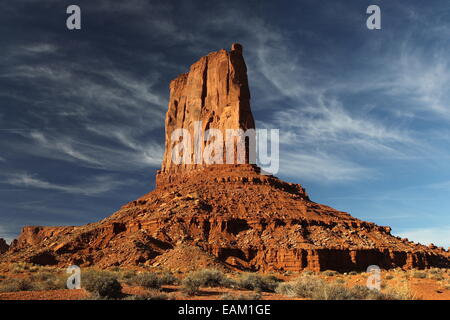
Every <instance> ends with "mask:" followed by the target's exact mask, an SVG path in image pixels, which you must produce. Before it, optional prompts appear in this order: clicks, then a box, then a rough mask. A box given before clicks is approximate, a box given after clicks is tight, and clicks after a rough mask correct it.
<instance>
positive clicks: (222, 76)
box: [160, 44, 255, 175]
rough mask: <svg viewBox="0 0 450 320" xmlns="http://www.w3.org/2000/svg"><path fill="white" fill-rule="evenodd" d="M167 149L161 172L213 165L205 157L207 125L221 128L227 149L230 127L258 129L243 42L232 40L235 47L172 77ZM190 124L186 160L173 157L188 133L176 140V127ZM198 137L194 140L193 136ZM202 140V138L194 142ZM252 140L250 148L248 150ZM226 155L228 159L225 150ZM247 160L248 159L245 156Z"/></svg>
mask: <svg viewBox="0 0 450 320" xmlns="http://www.w3.org/2000/svg"><path fill="white" fill-rule="evenodd" d="M165 125H166V149H165V153H164V160H163V163H162V168H161V173H160V174H163V175H164V174H175V173H180V172H184V171H190V170H192V169H198V168H201V167H204V166H206V165H208V163H207V162H205V160H204V159H203V156H202V155H203V154H204V152H206V151H205V148H207V146H208V144H210V143H211V142H212V141H214V139H213V138H212V139H210V140H209V141H208V137H206V136H205V135H204V132H205V131H206V130H207V129H217V130H220V132H221V133H222V136H223V143H222V145H223V148H222V152H225V150H226V146H225V143H226V142H225V140H226V129H242V130H247V129H254V128H255V122H254V119H253V115H252V112H251V110H250V90H249V86H248V80H247V67H246V65H245V61H244V58H243V55H242V46H241V45H240V44H233V45H232V47H231V50H230V51H229V52H227V51H226V50H220V51H217V52H213V53H210V54H208V55H207V56H205V57H202V58H201V59H200V60H199V61H197V62H196V63H194V64H193V65H192V66H191V68H190V71H189V72H188V73H185V74H182V75H180V76H178V77H177V78H176V79H174V80H173V81H172V82H171V83H170V100H169V108H168V111H167V114H166V121H165ZM177 129H185V130H187V132H188V133H189V135H190V138H191V139H190V143H191V146H192V148H191V149H190V150H188V149H186V150H182V151H181V152H180V153H179V155H181V156H182V157H184V158H183V161H182V162H181V163H178V164H177V163H174V161H173V156H174V153H175V152H176V151H174V150H176V148H175V147H176V145H180V142H181V141H183V139H185V138H184V137H183V138H180V139H178V140H176V139H175V140H174V139H172V138H173V136H172V135H173V133H174V131H175V130H177ZM196 138H197V139H198V140H194V139H196ZM196 141H200V143H199V144H197V143H195V142H196ZM248 148H249V146H248V144H247V146H246V154H247V155H248ZM221 158H222V161H223V162H225V161H226V155H225V154H223V157H221ZM245 162H248V157H246V160H245Z"/></svg>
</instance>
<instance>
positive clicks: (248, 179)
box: [0, 44, 450, 271]
mask: <svg viewBox="0 0 450 320" xmlns="http://www.w3.org/2000/svg"><path fill="white" fill-rule="evenodd" d="M249 101H250V94H249V90H248V81H247V75H246V67H245V62H244V59H243V57H242V47H241V46H239V45H237V44H235V45H233V47H232V50H231V51H230V52H227V51H225V50H220V51H218V52H214V53H211V54H209V55H208V56H206V57H203V58H201V59H200V60H199V61H198V62H196V63H195V64H194V65H193V66H192V67H191V69H190V71H189V73H187V74H183V75H181V76H179V77H178V78H176V79H175V80H173V81H172V82H171V84H170V101H169V107H168V112H167V117H166V151H165V155H164V160H163V164H162V168H161V171H160V172H159V173H158V175H157V188H156V189H155V190H153V191H152V192H150V193H148V194H146V195H144V196H142V197H140V198H139V199H137V200H135V201H132V202H130V203H128V204H126V205H124V206H123V207H122V208H121V209H120V210H119V211H117V212H116V213H114V214H113V215H112V216H110V217H109V218H106V219H104V220H102V221H99V222H96V223H92V224H88V225H85V226H79V227H25V228H23V231H22V234H21V235H20V237H19V238H18V239H17V240H16V241H14V242H13V244H12V245H11V247H10V248H9V250H8V251H7V252H6V253H4V254H3V255H1V256H0V262H13V261H23V260H25V261H30V262H34V263H38V264H52V265H54V264H56V265H61V266H68V265H71V264H77V265H80V266H88V265H96V266H98V267H108V266H113V265H138V264H146V265H154V266H161V267H165V268H177V269H182V270H189V268H194V269H195V268H200V267H205V266H214V267H217V266H218V265H219V266H222V267H225V268H231V269H241V270H255V271H256V270H261V271H271V270H276V271H283V270H290V271H301V270H304V269H309V270H313V271H320V270H325V269H332V270H339V271H350V270H365V269H366V268H367V267H368V266H369V265H373V264H375V265H378V266H380V267H382V268H394V267H402V268H413V267H416V268H427V267H432V266H435V267H450V260H449V253H448V252H447V251H445V250H444V249H442V248H436V247H434V246H432V247H427V246H424V245H421V244H415V243H412V242H410V241H408V240H407V239H400V238H398V237H395V236H392V235H391V233H390V232H391V229H390V228H389V227H384V226H378V225H376V224H374V223H371V222H366V221H361V220H359V219H356V218H354V217H352V216H351V215H349V214H348V213H345V212H341V211H337V210H335V209H333V208H330V207H328V206H325V205H321V204H318V203H315V202H313V201H311V200H310V198H309V197H308V195H307V193H306V192H305V190H304V189H303V188H302V187H301V186H300V185H298V184H293V183H288V182H285V181H282V180H280V179H278V178H276V177H273V176H267V175H261V174H260V170H259V168H258V167H257V166H256V165H252V164H248V163H244V164H238V165H214V164H213V165H204V164H199V165H190V166H187V165H173V164H172V163H171V147H172V144H173V141H171V140H170V136H171V133H172V132H173V130H175V129H176V128H180V127H181V128H185V129H187V130H189V131H193V127H192V125H193V123H194V122H195V121H198V120H200V121H202V123H203V125H204V128H206V127H208V126H210V127H215V128H218V129H219V130H226V129H230V128H241V129H248V128H254V121H253V116H252V114H251V111H250V103H249ZM204 128H203V129H204ZM203 146H205V145H203ZM190 156H193V155H190ZM0 245H1V244H0ZM180 257H184V258H180ZM186 257H189V258H186Z"/></svg>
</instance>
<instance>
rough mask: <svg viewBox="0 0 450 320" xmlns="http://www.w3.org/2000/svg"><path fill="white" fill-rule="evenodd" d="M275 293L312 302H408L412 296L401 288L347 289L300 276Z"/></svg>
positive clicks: (319, 279)
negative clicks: (384, 290) (381, 290)
mask: <svg viewBox="0 0 450 320" xmlns="http://www.w3.org/2000/svg"><path fill="white" fill-rule="evenodd" d="M276 292H277V293H279V294H283V295H287V296H290V297H298V298H305V299H312V300H410V299H413V296H411V295H410V294H409V290H405V289H403V288H400V289H399V288H397V289H395V290H394V289H391V290H388V291H386V292H380V291H377V290H371V289H369V288H367V287H365V286H361V285H357V286H354V287H351V288H348V287H346V286H344V285H341V284H338V283H335V282H334V283H328V282H326V281H325V280H323V279H321V278H319V277H317V276H305V275H303V276H301V277H299V278H298V279H296V280H294V281H292V282H287V283H281V284H279V285H278V287H277V290H276Z"/></svg>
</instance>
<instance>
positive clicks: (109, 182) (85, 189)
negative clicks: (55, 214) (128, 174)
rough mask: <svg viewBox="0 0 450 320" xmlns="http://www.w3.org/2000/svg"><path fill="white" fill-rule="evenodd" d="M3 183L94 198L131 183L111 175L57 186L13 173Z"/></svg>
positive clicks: (27, 174)
mask: <svg viewBox="0 0 450 320" xmlns="http://www.w3.org/2000/svg"><path fill="white" fill-rule="evenodd" d="M3 183H6V184H9V185H12V186H16V187H24V188H31V189H44V190H53V191H60V192H64V193H70V194H78V195H85V196H95V195H98V194H101V193H105V192H109V191H112V190H114V189H117V188H119V187H121V186H124V185H127V184H131V183H132V181H131V180H130V179H127V180H118V179H117V177H115V176H111V175H97V176H93V177H91V179H89V180H88V181H85V182H82V183H74V184H58V183H52V182H49V181H46V180H43V179H40V178H39V177H37V176H36V175H32V174H29V173H15V174H7V175H6V180H5V181H4V182H3Z"/></svg>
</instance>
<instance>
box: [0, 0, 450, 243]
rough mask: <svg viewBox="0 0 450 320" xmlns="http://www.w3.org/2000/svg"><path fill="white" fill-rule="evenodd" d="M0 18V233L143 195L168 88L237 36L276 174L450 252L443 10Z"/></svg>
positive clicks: (449, 109)
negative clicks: (370, 17)
mask: <svg viewBox="0 0 450 320" xmlns="http://www.w3.org/2000/svg"><path fill="white" fill-rule="evenodd" d="M70 4H78V5H79V6H80V7H81V11H82V29H81V30H79V31H69V30H67V28H66V26H65V20H66V17H67V15H66V13H65V11H66V7H67V6H68V5H70ZM370 4H378V5H379V6H380V7H381V13H382V29H381V30H377V31H370V30H368V29H367V28H366V19H367V15H366V13H365V12H366V8H367V7H368V6H369V5H370ZM0 17H1V18H0V21H1V27H0V48H2V50H1V54H0V137H1V139H0V237H4V238H7V239H9V240H10V239H12V238H14V237H16V236H17V235H18V233H19V231H20V228H21V227H22V226H24V225H68V224H70V225H80V224H85V223H89V222H94V221H97V220H99V219H102V218H105V217H107V216H109V215H110V214H111V213H113V212H114V211H116V210H117V209H118V208H119V207H120V206H121V205H123V204H125V203H126V202H128V201H131V200H134V199H135V198H137V197H138V196H140V195H142V194H144V193H146V192H148V191H150V190H151V189H153V187H154V175H155V173H156V170H157V169H158V167H159V166H160V162H161V158H162V153H163V145H164V141H163V139H164V128H163V125H164V116H165V112H166V109H167V101H168V83H169V81H170V80H171V79H173V78H175V77H176V76H177V75H178V74H180V73H183V72H186V71H187V70H188V67H189V66H190V65H191V64H192V63H193V62H195V61H196V60H197V59H198V58H199V57H201V56H203V55H205V54H207V53H208V52H211V51H216V50H219V49H221V48H226V49H228V48H229V47H230V45H231V43H233V42H240V43H242V44H243V46H244V55H245V58H246V62H247V66H248V72H249V81H250V89H251V93H252V109H253V113H254V117H255V119H256V124H257V127H259V128H264V127H267V128H279V129H280V138H281V148H280V161H281V165H280V172H279V174H278V176H279V177H280V178H282V179H284V180H287V181H291V182H296V183H300V184H302V185H303V186H304V187H305V188H306V189H307V191H308V192H309V194H310V196H311V198H312V199H313V200H314V201H317V202H320V203H324V204H328V205H330V206H333V207H335V208H337V209H339V210H343V211H346V212H349V213H351V214H352V215H353V216H355V217H357V218H360V219H364V220H369V221H373V222H375V223H377V224H380V225H389V226H392V227H393V233H394V234H395V235H400V236H403V237H408V238H410V239H411V240H414V241H420V242H422V243H429V242H433V243H435V244H438V245H443V246H446V247H448V246H450V214H449V210H450V197H449V191H450V148H449V147H450V129H449V124H450V90H449V88H450V55H449V49H450V43H449V41H448V39H449V37H450V3H449V2H448V1H438V0H432V1H427V2H426V3H425V2H424V1H409V0H408V1H406V0H399V1H378V0H371V1H364V0H327V1H320V2H319V1H313V0H310V1H309V0H308V1H306V0H305V1H292V2H291V1H276V2H275V1H217V2H214V3H212V2H211V1H141V0H131V1H126V2H120V3H119V2H118V1H101V0H99V1H76V2H73V1H70V2H69V1H61V0H58V1H57V0H48V1H35V0H27V1H26V0H16V1H8V2H4V3H2V5H1V10H0Z"/></svg>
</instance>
